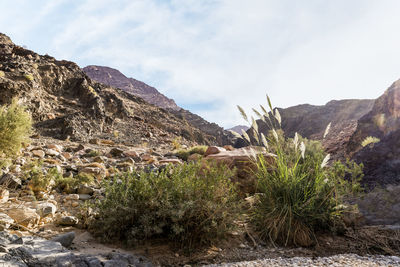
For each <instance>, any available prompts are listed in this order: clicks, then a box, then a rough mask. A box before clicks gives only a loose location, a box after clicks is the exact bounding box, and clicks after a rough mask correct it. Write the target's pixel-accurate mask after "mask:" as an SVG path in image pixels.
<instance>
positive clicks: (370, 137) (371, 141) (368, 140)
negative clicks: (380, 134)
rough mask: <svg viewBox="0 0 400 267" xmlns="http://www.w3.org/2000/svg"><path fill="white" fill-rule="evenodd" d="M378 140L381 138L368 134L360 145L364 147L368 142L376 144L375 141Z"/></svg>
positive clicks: (377, 141)
mask: <svg viewBox="0 0 400 267" xmlns="http://www.w3.org/2000/svg"><path fill="white" fill-rule="evenodd" d="M380 141H381V139H379V138H377V137H373V136H368V137H366V138H365V139H364V140H363V141H362V142H361V145H362V147H366V146H368V145H369V144H376V143H379V142H380Z"/></svg>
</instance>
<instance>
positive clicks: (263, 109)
mask: <svg viewBox="0 0 400 267" xmlns="http://www.w3.org/2000/svg"><path fill="white" fill-rule="evenodd" d="M260 107H261V110H262V111H263V112H264V115H266V116H268V111H267V110H266V109H265V108H264V106H263V105H260Z"/></svg>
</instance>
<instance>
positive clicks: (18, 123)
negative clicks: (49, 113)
mask: <svg viewBox="0 0 400 267" xmlns="http://www.w3.org/2000/svg"><path fill="white" fill-rule="evenodd" d="M31 128H32V118H31V115H30V114H29V113H28V112H27V111H26V109H25V107H23V106H21V105H19V104H18V102H17V99H13V100H12V103H11V104H10V105H8V106H2V107H0V152H2V153H4V154H5V155H6V156H13V155H15V154H16V153H17V152H18V151H19V149H20V148H21V144H22V142H26V141H27V140H28V138H29V134H30V133H31Z"/></svg>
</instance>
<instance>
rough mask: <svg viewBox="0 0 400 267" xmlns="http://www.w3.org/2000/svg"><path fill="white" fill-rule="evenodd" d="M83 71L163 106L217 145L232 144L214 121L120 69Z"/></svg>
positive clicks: (230, 137) (229, 137)
mask: <svg viewBox="0 0 400 267" xmlns="http://www.w3.org/2000/svg"><path fill="white" fill-rule="evenodd" d="M83 71H85V73H86V74H87V75H88V76H89V77H90V78H91V79H93V80H95V81H98V82H100V83H103V84H106V85H108V86H113V87H116V88H120V89H122V90H124V91H125V92H128V93H130V94H132V95H135V96H138V97H141V98H143V99H144V100H145V101H147V102H148V103H150V104H153V105H156V106H158V107H161V108H164V109H165V110H167V111H168V112H170V113H172V114H174V115H175V116H176V117H178V118H179V119H181V120H184V122H185V123H184V125H191V126H193V127H195V128H197V129H199V130H200V131H201V132H203V133H205V134H206V135H208V137H207V138H208V139H209V140H212V141H213V142H215V143H217V144H219V145H230V144H232V137H233V136H232V135H231V134H230V133H229V132H227V131H224V129H223V128H222V127H219V126H218V125H217V124H215V123H210V122H208V121H206V120H205V119H203V118H202V117H200V116H198V115H196V114H193V113H192V112H190V111H188V110H185V109H182V108H180V107H178V106H177V105H176V103H175V101H174V100H172V99H169V98H167V97H166V96H164V95H163V94H161V93H160V92H159V91H157V89H156V88H154V87H151V86H149V85H147V84H145V83H143V82H141V81H138V80H135V79H133V78H128V77H126V76H125V75H124V74H122V73H121V72H120V71H118V70H116V69H113V68H109V67H104V66H87V67H84V68H83ZM191 135H193V133H192V132H190V131H186V132H185V133H184V136H185V137H187V138H189V139H191V138H192V137H191Z"/></svg>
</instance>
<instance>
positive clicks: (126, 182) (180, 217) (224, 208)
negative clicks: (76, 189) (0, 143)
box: [89, 163, 239, 250]
mask: <svg viewBox="0 0 400 267" xmlns="http://www.w3.org/2000/svg"><path fill="white" fill-rule="evenodd" d="M232 175H233V173H232V171H230V170H229V169H228V168H226V167H224V166H219V167H217V166H211V167H210V166H209V167H204V166H202V165H201V164H198V163H190V164H184V165H181V166H178V167H168V168H167V169H165V170H164V171H162V172H159V173H154V172H151V173H145V172H140V173H138V172H133V173H125V174H122V175H118V176H116V177H115V178H114V179H113V180H111V181H105V188H106V193H105V199H103V200H100V201H99V202H98V203H97V204H96V205H95V206H94V208H95V209H97V211H98V215H97V216H96V218H94V219H93V220H92V221H91V223H90V224H89V230H90V231H91V232H92V233H94V234H95V235H96V236H98V237H101V239H102V240H103V241H108V242H109V241H120V240H122V241H125V242H126V243H127V244H128V245H133V244H136V243H137V242H139V241H143V240H146V239H157V238H167V239H169V240H170V241H172V242H174V243H175V244H177V245H180V246H181V247H184V248H186V249H188V250H191V249H192V248H195V247H198V246H202V245H206V244H210V243H211V242H213V241H216V240H218V239H219V238H222V237H224V236H225V234H226V233H227V232H228V231H229V230H231V229H232V227H233V226H234V220H235V219H237V218H238V210H239V209H238V203H239V202H238V199H237V194H236V190H235V187H234V185H233V184H232V182H231V181H230V178H231V177H232Z"/></svg>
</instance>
